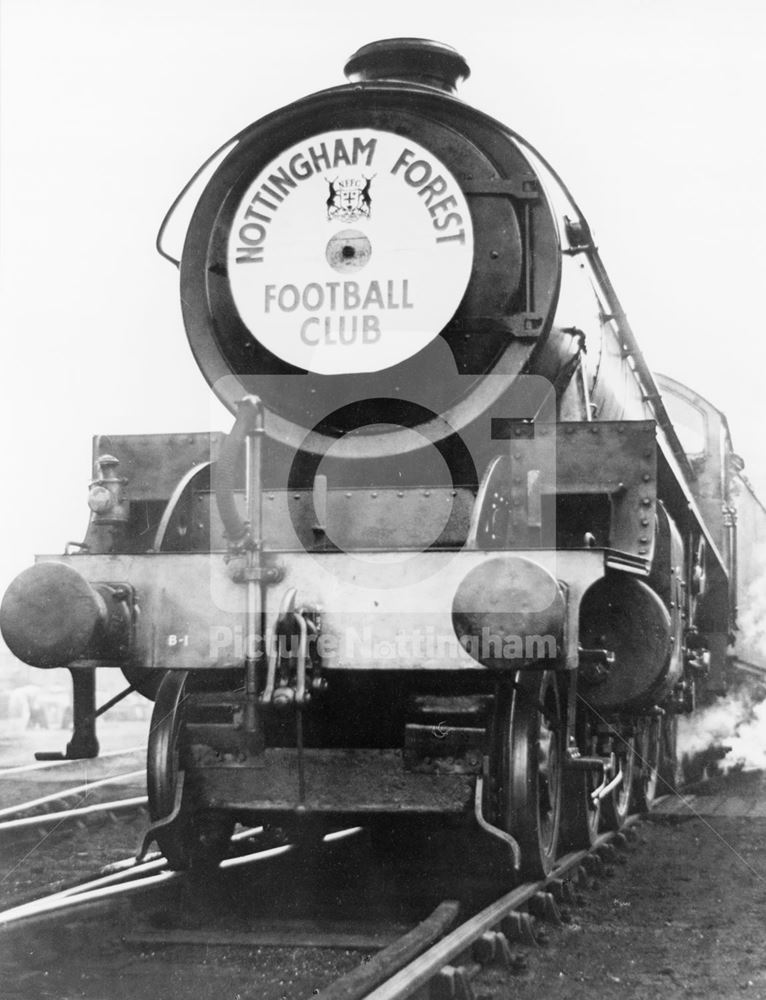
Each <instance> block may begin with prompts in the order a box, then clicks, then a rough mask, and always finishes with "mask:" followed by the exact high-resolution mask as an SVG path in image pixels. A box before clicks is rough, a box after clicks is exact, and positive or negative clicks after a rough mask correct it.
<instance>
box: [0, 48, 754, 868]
mask: <svg viewBox="0 0 766 1000" xmlns="http://www.w3.org/2000/svg"><path fill="white" fill-rule="evenodd" d="M345 72H346V76H347V78H348V81H349V82H348V83H346V84H344V85H342V86H338V87H335V88H332V89H329V90H325V91H322V92H320V93H317V94H314V95H311V96H309V97H306V98H304V99H302V100H299V101H297V102H296V103H294V104H291V105H290V106H288V107H286V108H283V109H281V110H279V111H276V112H274V113H272V114H270V115H267V116H266V117H265V118H263V119H261V120H260V121H258V122H256V123H255V124H253V125H250V126H248V127H247V128H245V129H244V130H243V131H242V132H241V133H240V134H239V135H237V136H236V137H235V138H234V139H233V140H231V142H230V143H229V144H228V145H227V146H226V147H225V148H224V149H223V150H222V152H221V153H220V155H219V156H218V157H217V159H216V161H215V163H214V164H213V165H212V166H211V167H210V168H209V169H208V170H207V173H206V183H205V185H204V190H203V191H202V193H201V195H200V197H199V200H198V202H197V204H196V207H195V209H194V212H193V215H192V218H191V222H190V225H189V228H188V232H187V235H186V239H185V244H184V247H183V253H182V255H181V259H180V261H175V263H177V264H179V267H180V286H181V303H182V310H183V319H184V324H185V327H186V331H187V335H188V339H189V343H190V346H191V349H192V351H193V354H194V356H195V359H196V361H197V363H198V365H199V368H200V370H201V371H202V374H203V375H204V377H205V379H206V380H207V382H208V383H209V385H210V387H211V388H212V390H213V391H214V392H215V393H216V395H217V396H218V397H219V398H220V399H221V400H222V401H223V402H224V403H225V404H226V406H227V407H228V408H229V409H230V411H231V412H232V414H234V415H235V419H234V423H233V429H232V431H231V433H230V434H228V435H223V434H217V433H212V434H211V433H194V434H183V435H149V436H145V435H144V436H116V435H111V436H108V435H100V436H97V437H96V438H95V439H94V452H93V460H94V468H95V474H94V478H93V481H92V482H91V484H90V488H89V498H88V503H89V507H90V512H91V513H90V521H89V524H88V529H87V533H86V535H85V538H84V540H83V542H82V543H81V544H80V545H79V546H77V547H76V548H75V550H74V551H71V552H68V553H66V554H64V555H50V556H42V557H39V559H38V560H37V562H36V564H35V565H34V566H33V567H31V568H30V569H27V570H25V571H24V572H22V573H21V574H20V575H19V576H18V577H17V578H16V580H15V581H14V582H13V583H12V584H11V586H10V588H9V589H8V591H7V593H6V595H5V597H4V600H3V603H2V609H1V610H0V624H1V626H2V631H3V635H4V637H5V640H6V642H7V643H8V646H9V647H10V649H11V650H12V651H13V652H14V653H15V654H16V655H17V656H18V657H20V658H21V659H22V660H24V661H25V662H27V663H30V664H33V665H35V666H38V667H42V668H51V667H66V668H68V669H69V670H70V672H71V675H72V678H73V685H74V725H73V733H72V738H71V741H70V742H69V744H68V746H67V749H66V756H68V757H88V756H95V755H96V754H97V753H98V742H97V739H96V732H95V719H96V716H97V715H98V714H100V713H101V711H103V709H104V708H105V707H108V706H102V708H101V709H97V708H96V703H95V694H94V691H95V688H94V676H95V670H96V669H97V668H98V667H102V668H107V669H117V670H121V671H122V673H123V674H124V675H125V677H126V679H127V681H128V685H129V687H128V689H127V690H128V691H131V690H138V691H140V692H141V693H142V694H144V695H145V696H146V697H148V698H151V699H153V700H154V703H155V706H154V713H153V717H152V724H151V733H150V736H149V744H148V762H147V784H148V794H149V803H150V812H151V819H152V826H151V829H150V831H149V834H148V837H149V838H153V839H155V840H156V841H157V843H158V844H159V846H160V848H161V849H162V851H163V852H164V853H165V855H166V857H167V858H168V860H169V862H170V864H171V865H172V866H173V867H175V868H188V867H190V866H193V865H197V864H207V863H210V862H212V861H215V860H217V859H218V858H219V857H220V856H221V854H222V852H224V851H225V850H226V845H227V843H228V840H229V837H230V834H231V832H232V830H233V828H234V825H235V823H237V822H242V823H253V822H257V823H262V824H265V825H271V826H275V827H279V828H281V829H284V830H286V831H287V832H288V834H289V835H292V836H296V837H299V836H301V835H303V834H304V833H305V831H307V830H312V831H323V830H325V831H326V830H329V829H332V828H337V827H338V825H339V824H341V825H342V824H347V823H354V824H357V823H358V824H369V825H370V826H371V827H373V828H376V824H377V825H378V826H380V825H381V824H383V825H384V826H385V824H390V823H391V822H392V821H394V820H404V819H408V818H409V819H415V820H418V819H419V820H423V821H434V822H436V823H437V824H443V825H445V826H449V825H454V826H460V827H462V828H465V829H469V830H473V831H475V834H476V836H477V838H485V839H487V838H489V841H491V842H493V843H496V844H497V846H498V847H499V849H500V850H501V852H502V853H503V856H504V857H505V858H506V859H507V867H508V871H509V873H511V872H515V873H517V874H518V875H519V876H524V877H536V876H539V875H542V874H544V873H546V872H548V871H550V870H551V867H552V866H553V864H554V863H555V859H556V858H557V856H559V855H560V854H561V853H562V852H564V851H566V850H569V849H573V848H576V847H581V846H586V845H588V844H589V843H592V842H593V840H594V838H595V837H596V836H597V835H598V833H599V831H600V830H602V829H603V828H604V827H608V826H614V825H615V824H619V823H620V822H621V821H622V819H623V818H624V817H625V816H626V815H627V813H628V811H629V810H630V809H632V808H639V807H641V806H645V805H646V804H647V803H648V802H650V801H651V799H652V798H653V796H654V795H655V793H656V789H657V782H658V780H664V781H667V782H672V780H673V767H674V755H675V751H674V740H675V735H674V734H675V727H676V720H677V717H678V714H679V713H683V712H690V711H692V710H693V709H694V707H695V703H696V701H697V699H699V698H702V697H707V696H709V694H710V693H711V692H713V693H714V692H716V691H718V690H720V689H721V688H722V686H723V684H724V680H725V671H726V657H727V646H728V645H729V643H730V641H731V637H732V631H733V628H734V608H735V595H734V593H733V587H732V581H733V580H734V578H735V576H734V572H733V568H734V558H735V536H734V516H733V509H732V504H731V495H730V494H731V482H732V477H733V476H735V475H736V472H737V470H736V468H734V466H733V464H732V463H733V461H734V460H733V459H732V457H731V452H730V448H729V449H728V451H727V449H721V448H718V449H716V448H712V449H711V454H710V460H709V462H708V464H707V465H706V467H705V476H704V483H703V482H702V480H701V479H700V475H699V472H700V470H699V467H698V466H695V465H694V464H693V463H692V461H690V458H689V456H688V455H687V452H686V451H685V450H684V447H683V445H682V443H681V441H680V440H679V437H678V435H677V433H676V430H675V429H674V425H673V423H672V422H671V419H670V417H669V415H668V411H667V409H666V407H665V404H664V402H663V396H662V394H661V392H660V389H659V387H658V385H657V382H656V381H655V379H654V378H653V376H652V374H651V373H650V371H649V370H648V368H647V366H646V363H645V361H644V359H643V357H642V354H641V352H640V350H639V347H638V344H637V343H636V340H635V338H634V336H633V333H632V331H631V328H630V325H629V323H628V320H627V318H626V316H625V313H624V312H623V310H622V308H621V306H620V303H619V300H618V298H617V295H616V293H615V291H614V289H613V288H612V285H611V283H610V281H609V278H608V276H607V273H606V271H605V269H604V267H603V265H602V262H601V258H600V256H599V253H598V250H597V248H596V247H595V246H594V243H593V240H592V238H591V234H590V231H589V228H588V224H587V222H586V221H585V219H584V217H583V215H582V213H581V212H580V210H579V208H578V207H577V205H576V203H575V202H574V200H573V198H572V196H571V195H570V193H569V191H568V190H567V188H566V187H565V185H564V184H563V182H562V181H561V179H560V178H559V177H558V176H557V174H556V173H555V172H554V170H553V169H552V167H551V166H550V165H549V164H548V163H547V162H546V161H545V160H544V159H543V157H542V156H541V155H540V154H539V153H538V152H536V151H535V150H534V149H533V148H532V147H531V146H530V145H529V144H528V143H526V142H525V141H524V140H523V139H522V138H521V137H520V136H518V135H516V134H515V133H514V132H512V131H511V130H510V129H509V128H507V127H506V126H504V125H502V124H500V123H499V122H497V121H495V120H493V119H492V118H490V117H488V116H487V115H485V114H483V113H482V112H480V111H477V110H475V109H473V108H471V107H469V106H467V105H466V104H464V103H463V102H462V101H461V100H460V99H458V98H457V97H456V96H455V91H456V89H457V86H458V84H459V82H460V81H461V80H464V79H465V78H467V77H468V75H469V68H468V66H467V64H466V62H465V61H464V59H463V58H462V57H461V56H460V55H459V54H458V53H457V52H456V51H455V50H454V49H452V48H450V47H448V46H446V45H442V44H438V43H435V42H430V41H424V40H420V39H406V38H405V39H401V38H400V39H393V40H387V41H379V42H374V43H372V44H369V45H366V46H364V47H363V48H361V49H360V50H359V51H358V52H356V53H355V54H354V55H353V56H352V57H351V59H350V60H349V62H348V63H347V65H346V67H345ZM159 242H160V248H161V249H162V248H163V244H162V234H161V237H160V241H159ZM163 252H164V251H163ZM671 388H672V387H671ZM489 841H488V842H489Z"/></svg>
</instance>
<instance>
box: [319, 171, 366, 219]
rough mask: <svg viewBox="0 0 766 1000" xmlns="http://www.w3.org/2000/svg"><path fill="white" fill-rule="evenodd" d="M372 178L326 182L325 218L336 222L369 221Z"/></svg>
mask: <svg viewBox="0 0 766 1000" xmlns="http://www.w3.org/2000/svg"><path fill="white" fill-rule="evenodd" d="M372 181H373V178H372V177H363V176H359V177H343V178H340V179H339V178H335V179H334V180H328V181H327V183H328V185H329V188H330V191H329V194H328V196H327V218H328V219H332V220H334V221H336V222H356V220H357V219H369V218H370V214H371V209H372V195H371V194H370V188H371V187H372Z"/></svg>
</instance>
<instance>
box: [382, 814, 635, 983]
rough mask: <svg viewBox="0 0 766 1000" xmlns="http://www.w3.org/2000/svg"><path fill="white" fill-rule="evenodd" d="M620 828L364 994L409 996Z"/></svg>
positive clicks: (514, 891)
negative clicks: (370, 991)
mask: <svg viewBox="0 0 766 1000" xmlns="http://www.w3.org/2000/svg"><path fill="white" fill-rule="evenodd" d="M632 820H634V817H629V819H628V821H627V822H626V823H625V824H624V825H623V827H622V829H623V830H624V829H625V828H626V826H628V825H630V823H631V821H632ZM619 832H620V831H617V830H614V831H610V832H609V833H605V834H602V835H601V836H600V837H598V838H597V839H596V840H595V842H594V843H593V846H592V847H591V848H589V849H587V850H582V851H575V852H573V853H571V854H567V855H565V856H564V857H563V858H562V859H561V860H560V861H559V863H558V864H557V865H556V867H555V868H554V869H553V871H551V873H550V875H548V876H547V877H546V878H544V879H541V880H540V881H538V882H527V883H525V884H524V885H520V886H518V887H517V888H515V889H512V890H511V891H510V892H508V893H506V894H505V895H504V896H501V897H500V898H499V899H497V900H495V902H494V903H490V905H489V906H487V907H485V908H484V909H483V910H481V911H480V912H479V913H477V914H475V915H474V916H473V917H471V918H469V919H468V920H466V921H465V923H463V924H461V925H460V926H459V927H457V928H455V930H454V931H452V932H451V933H449V934H447V935H446V936H445V937H443V938H442V939H441V940H440V941H438V942H437V943H436V944H435V945H433V946H432V947H430V948H429V949H428V950H427V951H425V952H423V953H422V954H421V955H419V956H418V957H417V958H415V959H414V960H413V961H412V962H410V963H409V964H408V965H406V966H404V968H402V969H400V970H399V971H398V972H397V973H396V974H395V975H393V976H392V977H391V978H390V979H388V980H387V981H386V982H385V983H383V985H381V986H379V987H378V988H377V989H376V990H374V991H373V992H372V993H368V994H367V995H366V1000H406V998H408V997H411V996H413V994H415V993H417V991H418V990H419V989H421V988H422V987H423V986H425V985H426V984H427V983H428V982H430V980H431V979H433V978H434V976H436V975H437V974H438V973H439V972H440V970H441V969H443V968H444V967H445V966H448V965H449V964H450V962H451V961H452V960H453V959H455V958H456V957H457V956H459V955H461V954H462V953H463V952H465V951H466V950H467V949H468V948H470V947H471V945H473V944H474V943H475V942H476V941H478V940H479V939H480V938H481V936H482V935H483V934H486V933H487V932H488V931H491V930H494V929H495V928H496V927H497V926H498V925H499V924H500V923H501V922H502V920H503V919H504V918H505V917H507V916H509V915H510V914H511V913H512V912H514V911H515V910H517V909H518V908H519V907H520V906H523V905H524V904H525V903H528V902H529V901H530V900H531V899H532V898H533V897H534V896H535V895H536V894H537V893H538V892H544V891H545V887H546V885H549V884H551V882H553V881H554V880H555V879H560V878H561V877H562V876H564V875H566V874H567V873H568V872H570V871H572V870H573V869H576V868H578V867H579V866H580V865H582V863H583V861H585V859H586V858H588V857H589V856H591V855H593V854H594V853H595V852H597V851H598V849H599V848H600V847H603V846H605V845H606V844H608V843H610V841H612V840H613V839H614V838H615V836H617V834H618V833H619Z"/></svg>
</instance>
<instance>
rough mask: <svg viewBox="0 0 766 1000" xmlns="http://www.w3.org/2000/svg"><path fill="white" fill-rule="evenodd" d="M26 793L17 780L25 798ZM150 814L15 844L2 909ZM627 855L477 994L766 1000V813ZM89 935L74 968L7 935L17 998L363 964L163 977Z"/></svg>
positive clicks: (201, 965) (165, 965) (659, 827)
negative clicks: (22, 950)
mask: <svg viewBox="0 0 766 1000" xmlns="http://www.w3.org/2000/svg"><path fill="white" fill-rule="evenodd" d="M16 780H18V779H16ZM24 787H25V784H24V783H23V782H22V784H21V785H20V786H15V787H14V788H13V789H12V791H13V794H14V795H15V794H16V793H17V792H19V791H23V790H24ZM26 787H27V795H26V796H25V797H27V798H28V797H30V796H31V795H37V794H40V793H41V789H44V788H46V787H47V783H46V782H41V781H40V780H39V779H38V778H35V780H34V782H30V783H29V785H28V786H26ZM0 788H4V789H5V792H3V793H2V798H3V799H6V798H8V797H9V796H10V792H9V789H11V786H10V785H9V784H7V783H6V782H0ZM734 791H735V793H736V792H737V789H734ZM738 794H739V795H740V796H742V788H740V789H739V790H738ZM746 794H747V795H748V796H756V797H758V798H760V799H766V780H764V779H761V780H760V781H756V782H753V781H752V780H751V781H750V782H749V783H748V785H747V789H746ZM146 822H147V821H146V818H145V816H144V817H141V816H136V817H133V818H131V819H124V820H121V821H119V822H118V823H117V824H105V825H103V826H101V827H95V826H89V827H87V828H85V829H77V830H74V831H72V832H70V833H66V834H60V835H59V834H56V835H51V836H47V837H45V838H41V839H39V840H38V841H36V842H34V843H32V844H27V845H26V846H24V847H19V848H14V849H10V848H7V847H6V848H3V849H2V851H1V852H0V908H3V909H4V908H6V907H9V906H11V905H14V904H15V903H18V902H21V901H24V900H26V899H29V898H32V897H34V896H36V895H40V894H43V893H44V892H47V891H51V890H54V889H56V888H60V887H61V886H62V885H64V884H69V883H71V882H72V881H74V880H76V879H78V878H83V877H85V876H87V875H92V874H93V873H94V872H95V871H96V870H98V869H99V868H100V867H101V866H103V865H104V864H107V863H109V862H112V861H115V860H118V859H121V858H124V857H128V856H130V855H131V854H133V853H134V852H135V850H136V847H137V845H138V842H139V840H140V838H141V836H142V834H143V831H144V829H145V826H146ZM626 859H627V863H626V864H624V865H615V866H614V869H613V870H612V871H610V872H609V873H608V876H607V877H604V878H602V879H601V880H600V885H599V886H598V887H595V888H591V889H586V890H583V893H582V905H578V906H574V907H572V908H571V913H570V914H569V916H570V921H569V922H568V923H567V924H565V925H564V926H563V927H562V928H560V929H551V930H550V931H549V932H548V933H547V939H548V940H547V943H546V944H545V945H544V946H542V947H540V948H538V949H535V950H530V949H521V948H519V947H517V946H513V950H514V953H515V954H516V955H517V957H518V962H517V969H516V972H515V973H514V974H512V975H510V976H509V974H508V973H505V972H502V973H501V972H500V971H499V970H490V971H488V972H485V973H483V974H482V976H481V977H480V979H479V980H478V981H476V982H475V983H474V991H475V995H476V997H477V1000H500V998H503V1000H506V998H508V997H509V996H513V997H514V998H518V1000H539V998H540V997H543V996H544V997H546V998H557V997H561V998H566V1000H616V998H619V1000H655V998H657V997H663V998H669V1000H676V998H682V997H684V998H685V997H705V998H711V1000H713V998H715V1000H726V998H729V997H742V996H750V997H753V998H763V1000H766V950H764V931H763V928H764V923H765V921H766V820H763V819H746V818H741V817H723V816H718V817H714V818H692V819H689V820H684V821H678V820H675V821H673V822H670V821H667V820H664V821H662V820H656V821H652V822H643V823H641V824H640V826H639V828H638V838H637V840H636V841H635V843H634V844H633V845H632V846H631V848H630V850H629V851H628V852H627V855H626ZM373 899H374V897H373V896H371V897H370V900H371V902H370V913H371V915H374V902H373ZM89 933H90V934H91V939H90V940H89V941H87V942H86V946H85V947H84V948H82V950H79V949H74V950H73V952H72V961H71V962H69V963H63V965H62V960H61V949H60V944H61V941H60V940H59V941H58V942H56V943H55V944H54V943H52V942H51V941H50V940H46V938H45V936H43V937H42V938H41V939H40V940H39V941H37V942H35V943H34V946H33V947H32V946H30V948H29V949H28V950H27V952H26V954H25V955H23V956H21V957H19V956H18V955H17V956H16V957H15V959H11V958H10V957H9V956H7V955H5V956H4V955H3V954H2V952H3V943H2V941H0V962H2V965H4V966H5V979H4V988H3V990H2V993H3V996H4V997H9V998H10V997H13V996H18V997H30V998H31V997H46V998H51V1000H54V998H55V1000H69V998H72V1000H75V998H85V997H88V998H90V997H93V998H100V997H103V998H104V1000H106V998H107V997H126V998H127V997H131V998H132V997H136V996H141V995H142V994H145V993H146V994H151V995H152V996H153V997H154V998H156V1000H163V998H168V1000H175V998H187V997H191V996H194V997H197V998H200V1000H204V998H207V997H211V998H215V1000H219V998H220V1000H224V998H226V1000H228V998H231V1000H272V998H273V1000H283V998H284V1000H299V998H301V997H308V996H311V995H312V993H313V991H314V990H315V989H318V988H320V987H321V986H322V985H324V984H325V983H327V982H329V981H331V980H332V979H333V978H334V977H335V976H337V975H339V974H340V973H341V972H342V971H344V970H345V969H346V968H350V967H352V966H353V965H354V964H356V963H357V962H358V961H359V960H360V959H361V958H363V956H360V955H359V954H355V953H350V952H346V953H344V952H337V953H327V952H317V953H316V954H308V953H306V952H304V951H302V952H301V953H300V955H299V954H298V953H292V952H291V951H290V950H289V949H263V948H253V949H250V951H249V952H242V951H241V950H240V951H238V952H237V954H234V953H233V952H227V950H226V949H225V948H221V947H217V948H197V949H196V952H195V951H190V950H189V949H188V948H183V949H179V948H165V949H162V950H161V951H162V955H161V965H160V966H159V968H160V969H161V970H162V971H161V973H160V974H159V977H158V972H157V968H158V967H157V965H156V964H155V963H154V962H152V961H151V959H152V955H151V953H150V951H147V950H146V949H140V948H138V949H135V950H134V954H133V955H132V956H131V957H130V958H126V957H125V954H124V953H123V952H117V951H115V950H114V949H113V947H112V946H110V945H109V944H108V943H106V938H104V939H103V940H102V938H101V936H100V935H99V934H93V932H92V930H91V932H89ZM9 961H10V964H8V962H9ZM238 969H239V970H240V971H239V972H237V971H236V970H238ZM232 975H234V980H235V981H236V982H237V983H238V985H237V986H236V989H235V988H234V987H233V986H232V982H233V980H232Z"/></svg>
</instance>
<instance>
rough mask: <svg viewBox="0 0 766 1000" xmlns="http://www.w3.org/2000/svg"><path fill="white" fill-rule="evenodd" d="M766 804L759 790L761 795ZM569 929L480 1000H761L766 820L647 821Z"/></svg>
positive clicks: (485, 987)
mask: <svg viewBox="0 0 766 1000" xmlns="http://www.w3.org/2000/svg"><path fill="white" fill-rule="evenodd" d="M757 791H758V794H759V795H760V796H761V797H763V796H764V795H766V789H765V788H764V784H763V782H761V784H760V786H759V788H758V790H757ZM638 831H639V837H638V840H637V841H636V842H635V844H634V845H633V846H632V847H631V849H630V851H629V853H628V855H627V863H626V864H625V865H618V866H615V868H614V870H613V872H611V873H610V874H611V877H608V878H603V879H602V880H601V884H600V886H599V887H598V888H597V889H595V890H592V889H590V890H585V891H584V892H583V903H584V905H582V906H578V907H574V908H572V911H571V922H570V923H568V924H565V925H564V926H563V927H562V928H561V929H556V930H552V931H551V932H550V934H549V935H548V944H547V945H545V946H544V947H542V948H540V949H537V950H536V951H534V952H533V951H529V950H526V951H525V952H522V953H521V954H520V956H519V958H520V961H519V965H520V967H521V971H520V972H518V973H517V974H516V975H514V976H513V980H512V987H509V985H508V982H509V980H508V977H507V976H505V975H501V974H500V973H498V972H495V971H493V972H491V973H489V974H484V975H483V977H482V979H481V980H480V982H479V983H477V984H475V987H474V988H475V993H476V998H477V1000H500V998H503V1000H506V998H508V997H509V996H510V995H512V996H513V997H514V1000H539V998H541V997H545V998H546V1000H555V998H559V997H560V998H562V1000H564V998H566V1000H615V998H619V1000H657V998H658V997H662V998H663V1000H680V998H686V997H705V998H709V1000H727V998H734V997H737V998H741V997H751V998H753V1000H755V998H766V949H764V925H765V924H766V820H763V819H758V820H755V819H746V818H728V817H715V818H712V817H708V818H696V819H689V820H685V821H682V822H677V821H676V822H672V823H671V822H661V821H651V822H643V823H642V824H641V825H640V827H639V828H638Z"/></svg>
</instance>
